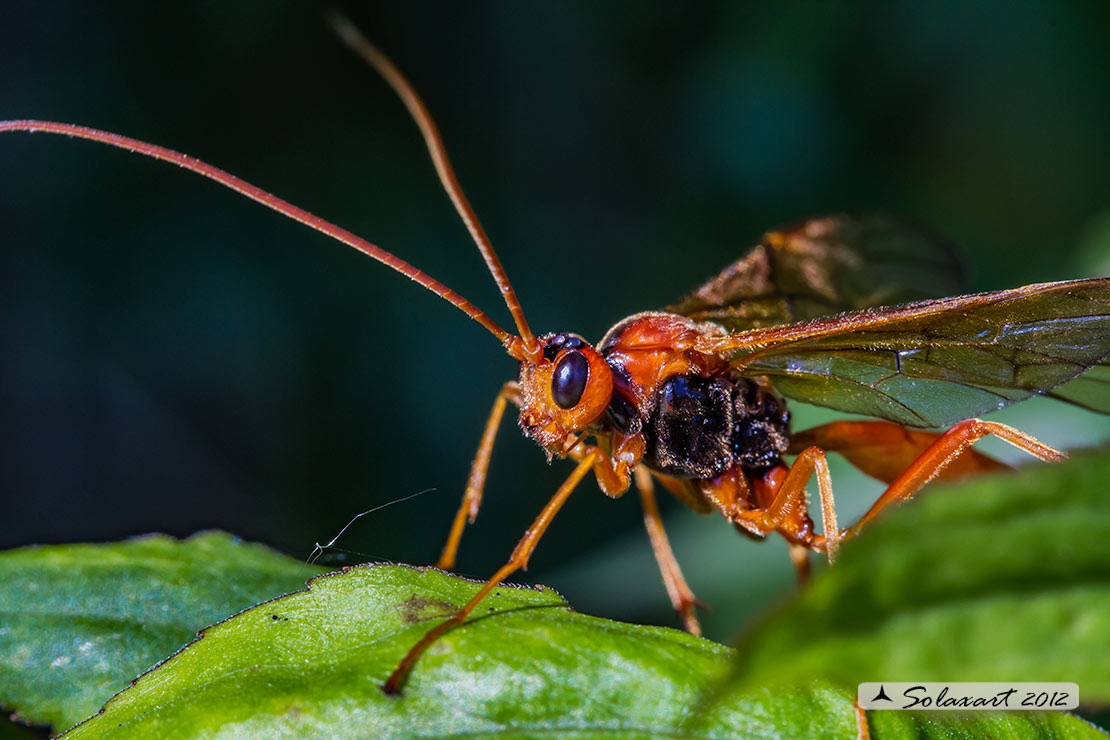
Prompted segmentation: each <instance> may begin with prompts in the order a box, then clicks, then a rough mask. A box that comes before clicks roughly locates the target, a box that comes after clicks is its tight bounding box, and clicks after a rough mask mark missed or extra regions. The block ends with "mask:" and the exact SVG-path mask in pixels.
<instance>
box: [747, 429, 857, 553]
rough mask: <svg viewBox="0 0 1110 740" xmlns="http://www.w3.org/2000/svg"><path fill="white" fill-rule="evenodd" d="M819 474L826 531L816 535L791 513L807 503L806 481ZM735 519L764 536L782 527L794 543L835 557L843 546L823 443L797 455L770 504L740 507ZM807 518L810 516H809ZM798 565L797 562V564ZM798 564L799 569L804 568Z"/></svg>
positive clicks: (818, 486) (822, 522)
mask: <svg viewBox="0 0 1110 740" xmlns="http://www.w3.org/2000/svg"><path fill="white" fill-rule="evenodd" d="M814 476H816V477H817V488H818V490H819V491H820V494H821V528H822V530H823V531H824V532H825V534H824V535H814V534H812V533H810V532H805V531H801V529H800V527H799V525H798V524H797V522H799V521H800V519H799V518H798V517H795V516H792V515H793V514H795V513H796V512H797V511H798V510H799V508H802V509H804V508H805V505H806V483H808V482H809V479H810V478H812V477H814ZM735 517H736V518H735V519H734V522H735V523H737V524H740V525H741V526H743V527H744V528H745V529H747V530H748V531H749V532H751V533H752V534H755V535H760V536H765V535H767V534H770V533H771V532H774V531H776V530H777V531H780V532H782V534H783V535H785V536H786V538H787V539H788V540H790V541H792V542H794V543H795V544H799V545H802V546H804V547H807V548H809V549H811V550H823V551H824V552H825V553H826V554H827V555H828V556H829V562H832V561H833V560H835V559H836V552H837V549H838V548H839V547H840V539H841V532H840V529H839V527H838V526H837V523H836V506H835V505H834V504H833V493H832V478H831V477H830V476H829V464H828V462H827V461H826V460H825V452H824V450H822V449H821V448H820V447H807V448H806V449H804V450H802V452H801V453H799V454H798V457H797V458H795V459H794V464H793V465H791V466H790V472H789V473H787V475H786V478H785V479H783V481H782V483H781V484H780V485H779V487H778V489H777V490H776V491H775V497H774V499H773V500H772V501H771V505H770V506H768V507H767V508H765V509H750V510H746V511H738V512H736V514H735ZM806 520H807V521H808V518H806ZM795 565H796V567H798V566H797V564H795ZM801 570H802V569H801V567H799V572H800V571H801Z"/></svg>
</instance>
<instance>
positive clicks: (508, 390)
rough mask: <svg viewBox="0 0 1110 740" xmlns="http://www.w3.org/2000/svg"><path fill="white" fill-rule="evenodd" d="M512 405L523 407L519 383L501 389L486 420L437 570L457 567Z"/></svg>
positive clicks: (508, 384) (514, 382) (480, 502)
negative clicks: (499, 431)
mask: <svg viewBox="0 0 1110 740" xmlns="http://www.w3.org/2000/svg"><path fill="white" fill-rule="evenodd" d="M509 401H512V402H513V403H514V404H516V405H517V406H519V405H520V386H519V385H518V384H517V383H516V381H511V382H508V383H506V384H505V385H503V386H501V390H500V391H499V392H498V394H497V398H496V399H495V400H494V402H493V409H491V410H490V412H489V418H488V419H487V420H486V428H485V431H483V432H482V441H481V442H480V443H479V444H478V454H476V455H475V456H474V462H473V463H471V464H470V478H469V479H467V481H466V492H465V493H463V500H462V505H461V506H460V507H459V510H458V511H457V512H456V513H455V521H453V522H452V523H451V534H449V535H447V544H446V545H444V546H443V553H442V554H441V555H440V556H439V561H438V562H437V563H436V567H437V568H442V569H443V570H451V569H452V568H454V567H455V556H456V555H457V554H458V551H459V540H461V539H462V534H463V529H465V528H466V525H467V524H468V523H469V524H473V523H474V519H475V518H476V517H477V516H478V507H479V506H481V504H482V490H483V489H484V488H485V485H486V472H487V471H488V470H489V459H490V455H491V454H492V453H493V441H494V439H496V437H497V428H498V427H499V426H500V425H501V418H502V417H503V416H504V415H505V406H506V405H507V404H508V402H509Z"/></svg>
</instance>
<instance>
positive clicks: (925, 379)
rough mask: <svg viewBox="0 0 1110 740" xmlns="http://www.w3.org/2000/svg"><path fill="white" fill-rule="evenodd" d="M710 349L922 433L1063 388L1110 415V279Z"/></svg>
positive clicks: (921, 306) (819, 324)
mask: <svg viewBox="0 0 1110 740" xmlns="http://www.w3.org/2000/svg"><path fill="white" fill-rule="evenodd" d="M702 349H704V350H706V351H709V352H716V353H719V354H725V355H731V357H732V362H733V364H734V366H735V367H737V368H738V369H740V370H741V371H742V372H743V373H745V374H746V375H752V376H758V375H762V376H766V377H767V378H768V379H770V381H771V382H772V383H773V385H774V387H775V388H776V389H778V390H779V391H780V392H781V393H783V394H784V395H786V396H788V397H790V398H794V399H797V400H799V401H804V402H806V403H813V404H817V405H819V406H827V407H829V408H834V409H838V410H840V411H847V412H853V413H859V414H866V415H868V416H874V417H879V418H881V419H888V420H890V421H894V422H897V423H899V424H904V425H906V426H912V427H943V426H948V425H950V424H952V423H954V422H956V421H959V420H961V419H965V418H968V417H971V416H976V415H979V414H984V413H987V412H988V411H994V410H995V409H999V408H1002V407H1003V406H1006V405H1008V404H1011V403H1016V402H1018V401H1022V400H1025V399H1026V398H1029V397H1031V396H1035V395H1045V394H1048V393H1049V392H1050V391H1052V390H1053V389H1057V390H1056V395H1057V396H1058V397H1061V398H1063V399H1064V400H1067V401H1070V402H1072V403H1079V404H1081V405H1085V406H1087V407H1089V408H1092V409H1096V410H1100V411H1110V397H1108V392H1110V363H1108V360H1107V356H1108V355H1110V278H1101V279H1093V280H1074V281H1068V282H1061V283H1044V284H1040V285H1029V286H1026V287H1024V288H1017V289H1014V290H1005V291H1000V292H997V293H981V294H978V295H971V296H962V297H958V298H945V299H941V300H935V301H924V302H921V303H914V304H910V305H906V306H898V307H893V308H877V309H871V310H867V311H859V312H856V313H849V314H844V315H841V316H838V317H834V318H831V319H824V320H817V321H811V322H805V323H800V324H792V325H789V326H781V327H775V328H770V329H755V330H750V331H746V332H740V333H737V334H732V335H730V336H727V337H726V336H721V337H717V338H707V339H706V340H705V342H704V346H703V347H702ZM1096 366H1097V367H1096ZM1092 367H1096V369H1095V372H1094V374H1092V376H1091V377H1090V378H1087V377H1086V376H1084V377H1078V379H1076V380H1073V378H1077V376H1080V375H1081V373H1083V372H1084V371H1086V370H1088V369H1089V368H1092ZM1067 381H1071V382H1067ZM1065 383H1066V385H1062V384H1065ZM1088 394H1090V396H1091V397H1089V398H1088V397H1087V395H1088Z"/></svg>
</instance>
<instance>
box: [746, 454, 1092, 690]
mask: <svg viewBox="0 0 1110 740" xmlns="http://www.w3.org/2000/svg"><path fill="white" fill-rule="evenodd" d="M1108 479H1110V455H1107V454H1102V455H1086V456H1082V457H1080V458H1077V459H1074V460H1071V461H1068V462H1066V463H1064V464H1062V465H1053V466H1047V465H1046V466H1042V467H1037V468H1031V469H1028V470H1024V471H1021V472H1018V473H1011V474H1006V475H991V476H984V477H981V478H977V479H974V480H968V481H965V482H963V483H960V484H958V485H948V486H944V487H943V488H941V487H938V488H937V489H936V490H934V491H932V492H931V493H930V495H928V496H923V497H921V500H919V501H915V502H913V503H912V504H911V505H908V506H905V507H902V508H900V509H898V510H896V511H893V512H890V514H889V515H888V516H885V517H884V518H883V520H882V521H881V523H879V524H876V525H874V526H873V527H869V531H867V533H866V536H861V537H860V538H859V539H858V540H856V541H849V542H847V543H845V546H844V550H843V555H842V557H841V558H840V559H838V560H837V562H836V565H835V566H834V567H832V568H829V569H828V571H827V572H826V573H825V574H824V577H823V578H821V579H819V580H817V581H815V582H814V583H813V585H812V587H811V588H807V589H805V590H804V591H803V592H802V593H801V594H799V595H798V596H797V597H796V598H794V599H792V600H790V601H789V602H787V603H786V604H784V605H782V606H781V607H780V608H778V609H775V610H773V611H770V612H768V613H767V614H766V615H765V616H764V617H763V618H761V619H760V620H758V622H757V623H756V624H755V625H753V627H752V628H751V629H750V630H749V631H748V632H747V633H746V634H745V636H744V637H743V638H742V639H741V640H740V643H739V645H738V646H737V653H738V658H739V661H738V668H737V674H736V676H735V680H736V681H737V682H738V683H740V684H743V685H745V686H749V687H750V686H765V685H767V684H774V683H784V682H785V683H791V682H794V681H798V680H803V681H804V680H805V679H807V678H809V677H812V676H821V677H825V678H835V679H836V680H837V681H838V682H839V683H841V684H842V685H845V686H854V685H857V684H859V683H862V682H864V681H873V680H878V679H876V678H874V677H885V676H913V679H912V680H913V681H946V680H948V681H951V680H956V679H955V678H954V677H955V676H959V680H961V681H1022V680H1033V678H1032V677H1034V676H1035V677H1036V680H1038V681H1069V682H1074V683H1078V684H1079V686H1080V687H1081V692H1082V701H1083V702H1084V704H1085V705H1087V706H1106V705H1108V704H1110V620H1108V619H1107V618H1106V615H1107V614H1110V549H1108V548H1107V547H1106V544H1105V543H1106V542H1107V540H1108V539H1110V496H1107V491H1106V481H1107V480H1108ZM784 657H785V658H787V659H785V660H784Z"/></svg>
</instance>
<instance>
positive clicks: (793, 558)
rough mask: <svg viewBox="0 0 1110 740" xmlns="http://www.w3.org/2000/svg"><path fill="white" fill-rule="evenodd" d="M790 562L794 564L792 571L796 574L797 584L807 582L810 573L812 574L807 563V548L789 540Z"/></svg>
mask: <svg viewBox="0 0 1110 740" xmlns="http://www.w3.org/2000/svg"><path fill="white" fill-rule="evenodd" d="M790 562H791V564H793V566H794V571H795V572H796V573H797V574H798V585H802V584H805V583H807V582H808V581H809V577H810V575H812V569H811V568H810V564H809V548H808V547H806V546H805V545H798V544H795V543H793V542H791V543H790Z"/></svg>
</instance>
